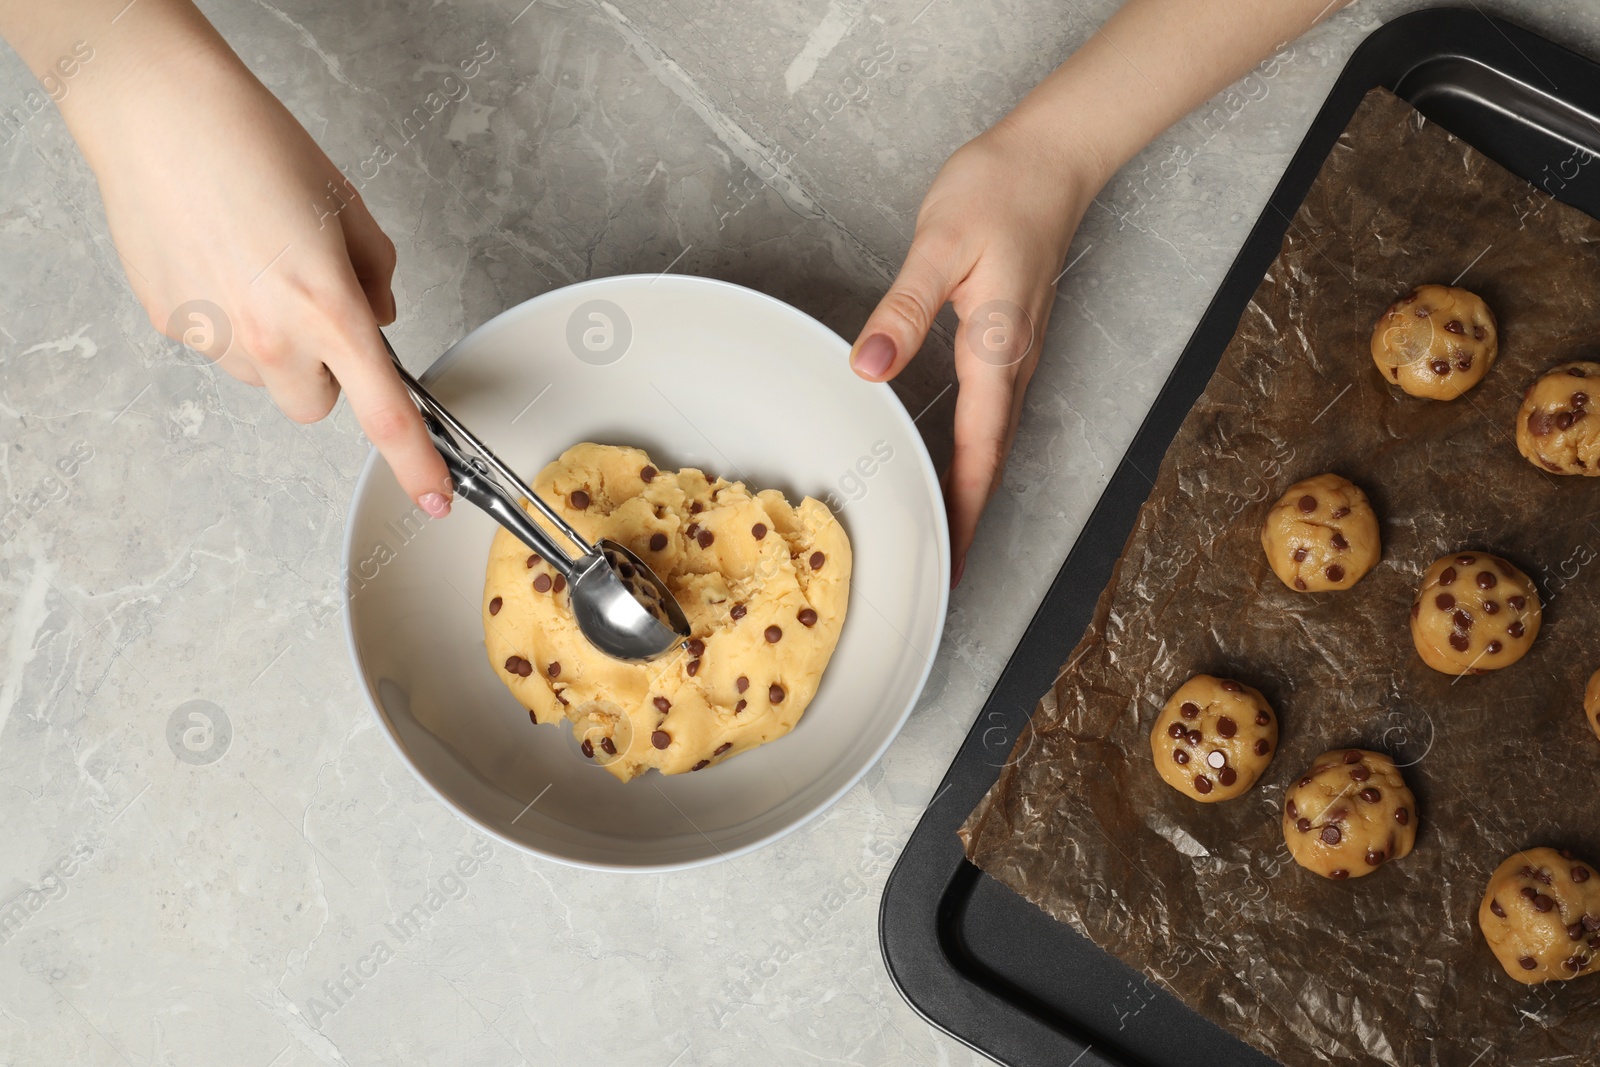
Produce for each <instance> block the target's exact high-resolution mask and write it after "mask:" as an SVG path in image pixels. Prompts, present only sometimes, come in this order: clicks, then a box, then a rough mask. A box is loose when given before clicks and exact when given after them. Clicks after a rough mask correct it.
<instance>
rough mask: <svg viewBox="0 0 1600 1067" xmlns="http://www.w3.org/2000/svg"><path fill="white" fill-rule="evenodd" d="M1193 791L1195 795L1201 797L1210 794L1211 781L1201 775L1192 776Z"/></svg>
mask: <svg viewBox="0 0 1600 1067" xmlns="http://www.w3.org/2000/svg"><path fill="white" fill-rule="evenodd" d="M1194 791H1195V792H1196V793H1199V794H1200V795H1201V796H1204V795H1205V794H1207V793H1209V792H1211V779H1209V778H1207V777H1206V776H1205V775H1203V774H1197V775H1195V776H1194Z"/></svg>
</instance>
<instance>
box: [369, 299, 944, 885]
mask: <svg viewBox="0 0 1600 1067" xmlns="http://www.w3.org/2000/svg"><path fill="white" fill-rule="evenodd" d="M640 279H651V280H652V281H668V282H669V284H673V285H688V286H689V287H691V288H693V287H698V286H705V287H709V288H713V289H727V290H735V291H737V292H738V293H739V294H741V296H742V297H743V298H757V299H758V300H759V301H761V302H765V303H767V304H771V305H775V306H776V307H778V308H779V309H781V311H782V312H783V313H786V314H789V315H798V316H800V317H801V318H804V319H808V320H810V321H811V322H812V323H815V324H816V325H817V326H819V327H821V328H822V329H823V330H824V331H826V332H827V333H828V334H831V335H832V336H834V337H836V338H838V339H839V341H840V342H841V343H843V344H846V345H848V342H846V341H845V340H844V338H842V337H840V336H839V334H837V333H836V332H834V331H833V330H832V329H831V328H830V327H828V325H827V324H826V323H823V322H822V321H821V320H820V319H817V318H816V317H814V316H812V315H810V314H808V313H807V312H805V311H802V310H801V309H800V308H797V307H795V306H794V305H793V304H789V303H787V302H785V301H782V300H779V299H778V298H777V297H774V296H770V295H768V294H767V293H763V292H761V291H760V290H757V289H751V288H750V287H748V286H744V285H739V284H737V283H735V282H728V281H723V280H722V279H720V278H706V277H701V276H700V275H695V274H666V273H662V274H613V275H607V276H605V277H602V278H586V279H584V280H583V281H579V282H574V283H572V284H571V285H563V286H558V287H556V288H554V289H549V290H546V291H545V292H542V293H539V294H536V295H534V296H531V297H529V298H528V299H527V300H524V301H521V302H520V303H517V304H513V305H512V306H511V307H508V308H506V309H504V310H502V311H500V312H499V313H497V314H495V315H493V316H491V317H490V318H488V319H486V320H484V321H483V322H482V323H480V324H479V325H478V326H477V327H475V328H474V329H473V330H471V331H470V332H469V333H467V334H466V336H464V337H462V338H460V339H459V340H457V341H456V342H455V343H453V344H452V345H451V346H450V347H449V348H447V349H445V351H444V352H443V353H441V354H440V355H439V356H438V358H436V359H435V360H434V361H433V362H432V363H431V364H429V365H428V367H427V369H426V370H424V371H423V372H422V373H421V374H419V375H418V376H417V377H418V380H419V381H421V382H422V383H423V384H427V383H429V382H430V381H432V380H433V379H434V378H437V377H438V376H439V375H440V374H442V373H444V371H446V370H447V369H449V367H450V365H451V364H453V363H454V362H455V360H456V359H457V358H458V356H459V354H460V352H461V351H462V350H463V349H464V348H465V347H466V346H467V343H468V342H469V341H471V340H472V339H473V338H475V337H477V336H478V335H479V334H480V333H483V332H484V331H486V330H488V329H489V328H490V327H492V326H494V325H495V324H496V323H498V322H500V321H501V320H502V319H504V318H505V317H506V316H508V315H511V314H514V313H516V312H518V311H520V310H521V309H523V308H526V307H528V306H529V305H531V304H535V303H538V302H540V301H544V300H555V299H558V298H559V299H567V298H570V297H571V295H572V293H573V291H575V290H576V291H582V290H588V289H596V290H602V289H606V288H611V287H615V286H617V285H618V284H621V283H627V282H635V281H638V280H640ZM558 294H563V295H561V296H559V297H558ZM861 384H862V385H864V386H866V387H868V388H873V389H880V390H882V391H883V392H884V393H887V394H888V397H889V400H890V403H889V405H888V409H889V411H890V412H891V416H892V417H895V418H898V419H899V420H900V421H901V423H902V425H903V428H904V429H905V430H906V432H907V433H908V434H909V436H910V437H911V439H912V441H914V442H915V444H916V455H917V462H918V464H919V465H920V467H921V470H922V475H923V478H924V479H925V480H926V482H927V484H929V485H931V486H933V487H934V489H935V492H933V493H932V494H931V496H932V499H933V506H934V511H935V513H936V518H937V520H938V521H937V532H936V534H935V538H936V541H937V547H938V556H939V575H938V579H939V581H938V595H939V606H938V620H939V621H938V626H937V628H936V629H935V630H934V633H933V643H932V645H931V646H930V647H929V649H928V652H927V654H926V655H925V656H924V657H923V664H922V671H921V673H920V674H919V675H918V677H917V682H916V685H915V686H913V687H912V689H911V691H910V693H909V695H908V696H907V698H906V701H905V706H904V707H902V708H901V709H900V714H899V716H898V717H897V718H896V720H895V722H894V726H893V728H892V729H890V730H889V732H888V735H887V736H886V737H885V738H884V739H883V743H882V744H880V745H879V746H878V748H877V750H876V751H874V752H873V753H872V755H871V756H870V757H869V758H868V759H866V760H864V761H863V762H862V764H861V767H860V769H858V770H857V771H856V772H855V773H854V774H852V775H851V776H850V778H849V780H848V781H846V782H845V783H843V784H842V785H841V786H840V787H839V788H838V789H836V790H834V791H833V792H832V793H831V794H829V795H828V796H827V797H825V798H823V799H822V800H820V801H817V802H816V803H814V804H813V805H812V806H811V807H810V809H809V810H806V811H804V812H802V813H801V814H800V815H799V816H798V817H796V818H794V819H792V820H790V821H789V822H788V823H787V824H785V825H783V826H780V827H778V828H777V829H775V830H772V831H770V832H768V833H766V834H764V835H762V836H761V837H758V838H756V839H755V840H752V841H749V842H746V843H745V844H743V845H740V846H738V847H737V848H733V849H723V848H719V847H718V846H717V845H716V844H715V843H712V845H711V847H712V849H713V854H711V855H708V856H703V857H701V858H699V859H695V860H687V861H681V862H673V863H644V864H620V863H602V862H595V861H591V860H579V859H574V858H572V857H571V856H563V855H558V854H556V853H554V852H551V851H547V850H545V849H541V848H538V847H535V846H533V845H530V844H528V843H527V842H525V841H519V840H517V839H515V838H512V837H510V836H508V835H506V834H504V833H501V832H500V831H499V830H498V829H496V828H494V827H492V826H489V825H487V824H486V823H484V822H483V821H482V820H480V819H479V818H477V817H476V816H474V815H473V814H471V813H470V812H468V811H466V810H465V809H464V808H463V807H461V806H460V805H458V804H457V803H456V802H455V801H454V800H453V799H452V798H451V797H450V796H448V795H447V794H446V793H445V792H444V791H443V790H442V789H440V788H439V786H437V785H435V784H434V782H433V781H431V780H430V779H429V778H428V776H427V775H425V774H424V773H423V772H422V768H420V767H419V766H417V764H416V761H415V760H413V759H412V758H411V756H410V754H409V752H408V751H407V750H406V748H405V746H404V745H403V744H402V743H401V741H400V738H399V736H398V735H397V732H396V730H395V728H394V726H393V725H392V724H391V723H390V722H389V719H388V717H387V716H386V715H385V714H384V711H383V708H382V706H381V705H380V704H379V702H378V699H377V696H376V694H375V693H374V692H373V687H372V686H370V685H369V684H368V683H367V673H366V670H365V666H364V664H363V662H362V658H361V650H360V647H359V646H358V645H357V643H356V635H355V619H354V616H353V615H352V613H351V607H350V605H351V599H352V598H351V595H350V588H351V586H350V558H351V552H352V550H353V544H354V531H355V521H354V520H355V514H356V508H357V506H358V505H359V503H360V501H361V498H362V494H363V493H364V492H365V490H366V487H367V482H368V480H369V479H371V478H372V477H374V476H375V474H374V472H375V471H376V470H377V469H378V467H379V466H380V465H381V464H382V463H383V462H384V460H383V457H382V456H380V455H379V453H378V450H377V449H376V448H372V447H370V446H369V447H368V449H367V458H366V460H365V461H364V462H363V463H362V466H361V473H360V475H359V476H358V477H357V478H356V483H355V486H354V488H353V489H352V490H351V492H350V502H349V504H348V505H347V507H346V509H345V524H344V536H343V538H342V539H341V545H340V559H339V582H340V591H341V596H340V612H341V614H342V615H343V617H344V639H345V648H346V650H347V651H348V653H349V655H350V663H351V666H352V667H354V668H355V674H356V682H357V684H358V685H359V686H360V689H361V696H362V699H363V700H365V702H366V705H367V708H368V710H369V711H371V713H372V715H373V717H374V718H376V719H377V720H378V725H379V726H380V727H381V728H382V730H383V734H384V736H385V737H386V738H387V739H388V741H389V745H390V747H391V748H392V749H394V752H395V755H397V756H398V757H399V759H400V762H401V763H403V764H405V766H406V767H407V768H408V769H409V770H410V771H411V773H412V774H413V775H414V776H415V777H416V778H417V780H418V781H420V782H421V783H422V784H423V786H424V787H425V788H426V789H427V790H428V791H429V792H430V793H432V794H433V795H434V796H435V797H436V798H437V799H438V800H439V801H440V803H442V804H443V805H444V806H445V808H446V809H448V810H449V811H450V812H452V813H453V814H454V815H455V816H456V817H457V818H458V819H460V820H462V821H463V822H465V823H467V824H468V825H469V826H471V827H474V828H475V829H477V830H478V831H480V832H482V833H485V834H488V835H489V836H490V837H492V838H494V839H495V840H497V841H499V842H501V843H502V844H505V845H507V846H509V847H511V848H513V849H516V850H517V851H519V852H523V853H526V854H527V855H530V856H536V857H538V858H540V859H545V860H549V861H551V862H553V863H559V864H561V865H563V866H566V867H575V868H579V869H581V870H590V871H605V872H611V873H617V874H664V873H669V872H673V871H687V870H693V869H695V868H698V867H709V866H711V865H712V864H715V863H722V862H724V861H727V860H733V859H737V858H739V857H740V856H745V855H749V854H750V853H752V852H754V851H756V850H757V849H759V848H764V847H765V846H767V845H770V844H772V843H773V842H775V841H778V840H780V839H781V838H784V837H787V836H788V835H789V834H792V833H794V832H795V831H796V830H798V829H800V828H801V827H802V826H805V825H807V824H808V823H810V822H812V821H813V820H815V819H816V818H817V817H818V816H820V815H821V814H823V813H824V812H826V811H828V810H829V809H830V808H832V807H833V806H834V805H835V804H837V803H838V802H839V801H840V800H841V799H843V797H844V796H845V794H847V793H849V792H850V791H851V790H852V789H854V788H855V787H856V786H857V785H859V784H860V782H861V780H862V779H863V778H865V777H866V775H867V772H868V771H870V770H872V768H874V767H876V766H877V765H878V761H879V760H881V759H882V758H883V754H884V753H885V752H887V751H888V749H889V746H890V745H892V744H893V743H894V742H895V740H896V739H897V738H898V737H899V736H900V732H901V731H902V730H904V729H905V725H906V722H907V720H909V719H910V718H911V712H912V711H913V710H914V709H915V708H916V705H917V701H918V700H919V699H921V697H922V693H923V691H924V690H925V689H926V688H927V685H928V676H929V675H930V674H931V673H932V671H933V661H934V659H935V658H936V657H937V656H938V654H939V649H940V646H941V645H942V644H943V641H944V627H945V622H946V620H947V619H948V617H949V609H950V526H949V516H948V515H947V514H946V512H945V506H944V495H943V493H942V492H939V491H938V487H939V476H938V472H937V471H936V470H935V469H934V466H933V458H932V457H931V456H930V455H929V454H928V446H927V443H926V442H924V441H923V439H922V435H921V434H920V433H919V432H918V431H917V427H916V423H915V421H914V420H913V419H912V418H911V415H910V413H909V412H908V411H907V410H906V407H905V405H904V404H902V403H901V402H900V398H899V397H898V396H896V395H895V394H894V390H893V389H891V388H890V387H889V385H888V383H886V382H867V381H863V382H862V383H861ZM708 840H709V839H708Z"/></svg>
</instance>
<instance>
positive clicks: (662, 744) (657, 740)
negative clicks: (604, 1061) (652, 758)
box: [650, 730, 672, 748]
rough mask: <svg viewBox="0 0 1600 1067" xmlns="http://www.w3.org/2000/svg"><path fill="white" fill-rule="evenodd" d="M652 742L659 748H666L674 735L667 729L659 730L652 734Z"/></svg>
mask: <svg viewBox="0 0 1600 1067" xmlns="http://www.w3.org/2000/svg"><path fill="white" fill-rule="evenodd" d="M650 743H651V744H652V745H654V746H656V747H657V748H666V747H667V746H668V745H670V744H672V735H671V734H669V733H667V732H666V731H665V730H657V731H656V732H655V733H653V734H651V735H650Z"/></svg>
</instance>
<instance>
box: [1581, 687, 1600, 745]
mask: <svg viewBox="0 0 1600 1067" xmlns="http://www.w3.org/2000/svg"><path fill="white" fill-rule="evenodd" d="M1583 717H1584V718H1585V719H1588V720H1589V726H1590V728H1591V729H1593V730H1594V735H1595V736H1596V737H1600V671H1595V672H1594V673H1593V674H1591V675H1589V684H1588V686H1586V687H1585V688H1584V690H1583Z"/></svg>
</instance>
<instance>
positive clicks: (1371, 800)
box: [1356, 785, 1383, 804]
mask: <svg viewBox="0 0 1600 1067" xmlns="http://www.w3.org/2000/svg"><path fill="white" fill-rule="evenodd" d="M1356 795H1357V796H1359V797H1360V798H1361V799H1362V800H1365V801H1366V802H1367V803H1368V804H1376V803H1377V802H1378V801H1379V800H1380V799H1381V798H1382V797H1383V794H1382V793H1380V792H1378V791H1377V790H1376V789H1374V788H1373V787H1372V786H1370V785H1369V786H1367V787H1366V788H1365V789H1363V790H1362V791H1361V792H1359V793H1357V794H1356Z"/></svg>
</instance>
